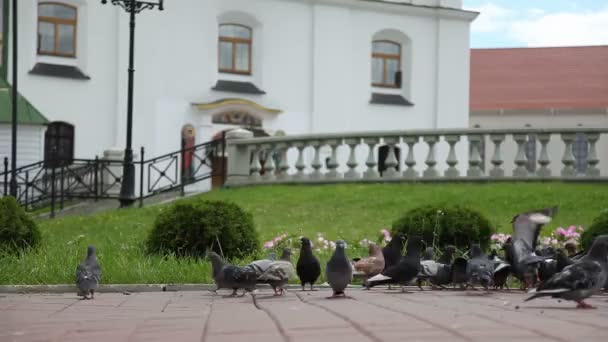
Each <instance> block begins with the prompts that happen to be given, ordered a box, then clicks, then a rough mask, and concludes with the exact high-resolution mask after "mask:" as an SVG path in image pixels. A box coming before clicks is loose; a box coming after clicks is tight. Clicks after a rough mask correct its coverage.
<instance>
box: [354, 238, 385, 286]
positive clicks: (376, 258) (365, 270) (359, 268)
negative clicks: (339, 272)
mask: <svg viewBox="0 0 608 342" xmlns="http://www.w3.org/2000/svg"><path fill="white" fill-rule="evenodd" d="M368 252H369V256H368V257H367V258H363V259H360V260H358V261H357V262H355V263H354V265H353V268H354V270H355V272H356V274H357V275H363V276H365V277H366V278H369V277H373V276H375V275H376V274H378V273H380V272H382V270H383V269H384V255H383V254H382V249H381V248H380V246H378V245H376V244H375V243H370V244H369V246H368Z"/></svg>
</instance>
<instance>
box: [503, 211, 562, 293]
mask: <svg viewBox="0 0 608 342" xmlns="http://www.w3.org/2000/svg"><path fill="white" fill-rule="evenodd" d="M556 213H557V206H555V207H552V208H545V209H540V210H532V211H529V212H526V213H522V214H518V215H515V216H514V217H513V219H512V220H511V223H512V224H513V236H512V241H511V242H510V246H508V248H509V251H508V252H509V259H512V260H508V261H509V263H510V264H511V267H512V272H513V274H514V275H515V277H517V278H518V279H519V280H520V281H521V283H522V289H523V290H525V289H527V288H528V287H530V286H535V284H537V283H538V281H539V277H538V268H539V265H540V263H542V262H544V260H545V259H546V258H544V257H541V256H539V255H537V254H536V245H537V239H538V236H539V234H540V230H541V228H542V227H543V225H545V224H546V223H549V222H551V219H552V218H553V216H554V215H555V214H556Z"/></svg>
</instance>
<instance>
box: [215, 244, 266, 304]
mask: <svg viewBox="0 0 608 342" xmlns="http://www.w3.org/2000/svg"><path fill="white" fill-rule="evenodd" d="M207 256H208V257H209V258H210V259H211V266H212V270H213V280H214V281H215V285H216V286H217V288H216V290H215V291H216V292H217V290H219V289H232V290H233V292H232V294H231V295H230V296H231V297H234V296H236V295H237V291H238V290H239V289H243V290H244V291H243V294H242V295H241V296H240V297H243V296H244V295H245V294H246V293H247V292H249V293H251V294H252V295H253V291H254V290H255V289H256V282H257V277H258V274H257V272H256V269H255V267H253V266H249V265H247V266H245V267H240V266H236V265H230V264H228V263H226V262H225V261H224V260H222V258H221V257H220V256H219V255H218V254H217V253H215V252H208V253H207Z"/></svg>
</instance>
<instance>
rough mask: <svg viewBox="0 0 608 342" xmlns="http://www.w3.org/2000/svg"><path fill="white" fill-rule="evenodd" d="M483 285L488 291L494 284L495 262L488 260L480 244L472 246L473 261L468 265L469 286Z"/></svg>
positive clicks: (470, 260)
mask: <svg viewBox="0 0 608 342" xmlns="http://www.w3.org/2000/svg"><path fill="white" fill-rule="evenodd" d="M477 284H479V285H481V286H483V287H484V289H486V291H487V290H488V289H489V287H490V286H493V284H494V261H492V260H490V259H488V256H487V255H485V254H484V253H483V251H482V250H481V247H480V246H479V244H473V245H472V246H471V259H469V262H468V263H467V286H470V287H472V288H475V286H474V285H477Z"/></svg>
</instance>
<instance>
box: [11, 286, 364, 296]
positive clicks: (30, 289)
mask: <svg viewBox="0 0 608 342" xmlns="http://www.w3.org/2000/svg"><path fill="white" fill-rule="evenodd" d="M349 287H351V288H361V287H362V286H361V285H349ZM258 288H260V289H263V288H270V286H269V285H267V284H259V285H258ZM285 288H286V289H287V290H290V289H292V290H293V289H300V288H301V286H300V285H296V284H289V285H287V286H285ZM315 288H316V289H330V288H331V287H330V286H329V285H327V284H320V285H315ZM176 291H215V284H103V285H99V288H98V289H97V291H96V292H99V293H123V292H129V293H136V292H176ZM75 292H77V289H76V286H75V285H67V284H59V285H0V293H5V294H26V293H75Z"/></svg>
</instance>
